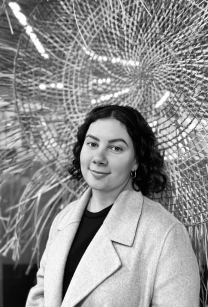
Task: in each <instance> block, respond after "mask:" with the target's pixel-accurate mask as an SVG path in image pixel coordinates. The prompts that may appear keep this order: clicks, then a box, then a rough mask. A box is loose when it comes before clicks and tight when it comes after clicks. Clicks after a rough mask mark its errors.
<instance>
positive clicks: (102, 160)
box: [92, 151, 107, 165]
mask: <svg viewBox="0 0 208 307" xmlns="http://www.w3.org/2000/svg"><path fill="white" fill-rule="evenodd" d="M92 162H93V163H94V164H97V165H99V164H101V165H106V164H107V159H106V156H105V153H104V152H103V151H99V152H97V153H96V155H94V157H93V159H92Z"/></svg>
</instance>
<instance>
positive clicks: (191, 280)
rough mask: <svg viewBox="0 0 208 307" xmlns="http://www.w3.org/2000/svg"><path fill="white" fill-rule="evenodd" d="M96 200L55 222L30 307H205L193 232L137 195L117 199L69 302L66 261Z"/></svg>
mask: <svg viewBox="0 0 208 307" xmlns="http://www.w3.org/2000/svg"><path fill="white" fill-rule="evenodd" d="M90 196H91V189H90V188H89V189H88V190H87V191H86V192H85V193H84V194H83V196H82V197H81V198H80V199H79V200H77V201H75V202H73V203H71V204H69V205H68V206H67V207H66V208H65V209H64V210H63V211H61V212H60V213H59V214H58V215H57V217H56V218H55V219H54V222H53V224H52V227H51V230H50V234H49V239H48V242H47V246H46V249H45V252H44V254H43V257H42V259H41V263H40V269H39V271H38V273H37V285H36V286H35V287H33V288H32V289H31V291H30V293H29V296H28V300H27V304H26V306H27V307H60V306H61V307H74V306H82V307H101V306H102V307H150V306H151V307H198V305H199V287H200V286H199V284H200V282H199V269H198V265H197V261H196V258H195V255H194V253H193V250H192V247H191V244H190V240H189V236H188V234H187V231H186V229H185V227H184V226H183V225H182V224H181V223H180V222H179V221H178V220H177V219H176V218H175V217H174V216H173V215H172V214H170V213H169V212H168V211H167V210H166V209H164V208H163V207H162V206H161V205H160V204H158V203H156V202H153V201H151V200H149V199H148V198H146V197H144V196H143V195H142V194H141V193H140V192H135V191H133V190H132V188H131V187H130V185H128V186H127V187H126V189H124V190H123V191H122V192H121V193H120V195H119V196H118V198H117V199H116V201H115V203H114V205H113V207H112V209H111V210H110V212H109V214H108V216H107V217H106V219H105V221H104V223H103V225H102V226H101V227H100V229H99V230H98V232H97V234H96V235H95V237H94V239H93V240H92V241H91V243H90V245H89V246H88V248H87V250H86V252H85V254H84V255H83V257H82V259H81V261H80V263H79V265H78V267H77V269H76V271H75V274H74V276H73V278H72V280H71V283H70V285H69V288H68V291H67V292H66V295H65V298H64V300H63V301H62V281H63V274H64V267H65V262H66V259H67V255H68V252H69V249H70V246H71V244H72V241H73V238H74V236H75V234H76V230H77V228H78V226H79V223H80V220H81V218H82V215H83V211H84V210H85V207H86V205H87V203H88V200H89V198H90Z"/></svg>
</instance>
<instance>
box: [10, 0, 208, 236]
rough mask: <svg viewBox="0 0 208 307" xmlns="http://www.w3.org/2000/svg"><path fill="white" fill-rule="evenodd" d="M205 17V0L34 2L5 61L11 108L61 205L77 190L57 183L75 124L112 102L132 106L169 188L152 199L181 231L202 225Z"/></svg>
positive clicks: (205, 215)
mask: <svg viewBox="0 0 208 307" xmlns="http://www.w3.org/2000/svg"><path fill="white" fill-rule="evenodd" d="M207 18H208V5H207V1H191V0H177V1H176V0H157V1H156V0H155V1H142V0H141V1H136V0H135V1H134V0H114V1H111V0H97V1H96V0H95V1H90V0H88V1H87V0H86V1H78V0H74V1H69V0H61V1H46V0H45V1H41V2H40V3H39V5H38V6H37V7H36V9H35V10H34V11H33V13H32V14H31V16H30V19H29V24H30V27H27V28H25V30H24V31H23V33H22V35H21V38H20V41H19V46H18V51H17V55H16V59H15V82H14V85H15V98H16V107H17V113H18V117H19V122H20V124H21V127H22V131H23V133H24V137H25V139H26V140H27V142H28V144H29V147H30V148H31V149H32V151H33V153H34V156H35V159H36V160H37V161H40V162H41V163H42V165H43V170H44V171H42V172H41V174H42V175H41V176H43V173H44V174H45V176H46V177H47V178H49V177H51V178H54V179H53V180H54V181H53V180H51V182H52V183H53V182H56V181H57V182H59V183H62V184H63V183H64V184H65V185H64V186H63V190H62V196H63V193H64V192H63V191H65V194H66V195H67V197H66V202H65V204H67V203H68V202H69V197H68V196H69V195H73V197H75V196H77V197H78V196H79V195H80V194H81V192H82V188H83V187H84V185H83V183H82V184H75V183H74V182H70V181H66V178H69V173H68V167H69V165H70V163H72V159H73V157H72V148H73V144H74V142H75V139H76V132H77V128H78V126H79V125H80V124H81V123H82V122H83V120H84V118H85V115H86V112H88V111H90V110H91V109H92V108H93V107H94V106H97V105H100V104H105V103H108V104H109V103H110V104H111V103H112V104H114V103H116V104H120V105H130V106H132V107H134V108H136V109H138V110H139V111H140V112H141V113H142V115H143V116H144V117H145V118H146V120H147V121H148V123H149V125H150V126H151V127H152V129H153V131H154V132H155V134H156V135H157V138H158V142H159V148H160V149H161V150H164V152H165V162H166V169H167V174H168V177H169V187H168V188H167V189H166V191H165V192H164V193H162V194H160V195H153V196H152V197H153V198H155V199H157V200H158V201H159V202H161V203H162V204H163V205H164V206H165V207H166V208H167V209H168V210H169V211H170V212H172V213H173V214H174V215H175V216H176V217H177V218H178V219H179V220H181V222H182V223H184V225H185V226H187V227H188V228H189V227H194V226H197V225H205V224H206V222H207V221H208V210H207V205H208V159H207V154H208V112H207V111H208V103H207V95H208V86H207V85H208V82H207V80H208V71H207V65H208V47H207V39H208V29H207ZM31 35H33V36H34V37H35V41H36V43H35V44H34V42H33V41H32V40H31ZM41 176H40V173H38V174H36V177H37V178H38V179H37V178H36V180H40V182H42V183H43V177H42V181H41V179H40V177H41ZM47 178H46V179H45V180H46V181H47V180H48V179H47ZM31 185H32V183H31ZM31 185H30V187H31ZM40 185H41V183H40ZM28 189H29V187H28ZM64 189H65V190H64ZM25 195H29V194H27V193H26V194H25ZM73 197H72V198H73ZM23 199H24V197H23ZM190 233H191V230H190ZM192 235H193V236H194V234H193V233H192Z"/></svg>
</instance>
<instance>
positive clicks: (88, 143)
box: [87, 142, 97, 147]
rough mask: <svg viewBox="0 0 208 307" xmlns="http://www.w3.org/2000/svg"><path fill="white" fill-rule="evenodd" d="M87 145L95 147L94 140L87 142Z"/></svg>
mask: <svg viewBox="0 0 208 307" xmlns="http://www.w3.org/2000/svg"><path fill="white" fill-rule="evenodd" d="M87 145H88V146H89V147H96V146H97V143H94V142H87Z"/></svg>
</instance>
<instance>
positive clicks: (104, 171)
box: [80, 118, 137, 195]
mask: <svg viewBox="0 0 208 307" xmlns="http://www.w3.org/2000/svg"><path fill="white" fill-rule="evenodd" d="M80 165H81V171H82V174H83V177H84V179H85V180H86V182H87V183H88V185H89V186H90V187H91V188H92V189H94V190H99V191H102V192H108V193H113V194H115V195H116V194H117V195H118V194H119V193H120V191H121V190H122V188H123V187H124V186H125V184H126V183H127V182H128V180H129V177H130V172H131V170H135V169H137V164H136V159H135V151H134V147H133V143H132V140H131V138H130V136H129V134H128V132H127V130H126V127H125V126H124V125H123V124H122V123H121V122H120V121H118V120H116V119H112V118H106V119H99V120H97V121H95V122H93V123H92V124H91V125H90V127H89V129H88V131H87V133H86V137H85V141H84V144H83V147H82V150H81V154H80Z"/></svg>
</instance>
